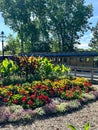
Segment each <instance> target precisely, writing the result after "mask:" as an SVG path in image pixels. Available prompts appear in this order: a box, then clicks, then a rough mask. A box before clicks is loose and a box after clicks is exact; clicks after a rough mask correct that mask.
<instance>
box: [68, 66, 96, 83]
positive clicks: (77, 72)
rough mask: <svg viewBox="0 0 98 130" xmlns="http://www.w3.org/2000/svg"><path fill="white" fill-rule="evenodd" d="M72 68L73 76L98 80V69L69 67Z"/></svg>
mask: <svg viewBox="0 0 98 130" xmlns="http://www.w3.org/2000/svg"><path fill="white" fill-rule="evenodd" d="M68 67H70V68H71V75H73V76H78V77H85V78H88V79H90V80H91V81H93V80H98V68H92V67H79V66H68Z"/></svg>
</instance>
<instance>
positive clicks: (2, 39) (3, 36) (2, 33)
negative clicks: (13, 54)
mask: <svg viewBox="0 0 98 130" xmlns="http://www.w3.org/2000/svg"><path fill="white" fill-rule="evenodd" d="M0 37H1V42H2V57H3V58H4V38H5V37H6V36H5V35H4V32H3V31H2V32H1V35H0Z"/></svg>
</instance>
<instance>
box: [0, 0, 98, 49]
mask: <svg viewBox="0 0 98 130" xmlns="http://www.w3.org/2000/svg"><path fill="white" fill-rule="evenodd" d="M89 3H92V5H93V17H91V18H90V20H89V21H90V22H92V26H95V25H96V23H97V21H98V0H86V4H89ZM2 30H3V31H4V32H5V35H6V36H8V35H9V34H13V35H14V34H15V33H14V32H13V31H12V30H11V29H10V28H9V27H8V26H6V25H5V24H4V19H3V18H2V16H1V14H0V33H1V31H2ZM91 38H92V33H91V32H90V31H88V32H86V33H85V34H84V36H83V37H82V38H81V45H78V47H79V48H83V49H87V48H88V43H89V41H90V39H91ZM5 44H6V43H5ZM0 50H1V42H0Z"/></svg>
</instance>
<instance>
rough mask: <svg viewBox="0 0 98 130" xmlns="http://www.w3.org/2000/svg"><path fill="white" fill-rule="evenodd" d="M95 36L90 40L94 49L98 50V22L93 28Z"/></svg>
mask: <svg viewBox="0 0 98 130" xmlns="http://www.w3.org/2000/svg"><path fill="white" fill-rule="evenodd" d="M92 34H93V37H92V39H91V40H90V44H89V46H90V47H91V49H92V50H94V51H98V22H97V24H96V26H95V27H93V28H92Z"/></svg>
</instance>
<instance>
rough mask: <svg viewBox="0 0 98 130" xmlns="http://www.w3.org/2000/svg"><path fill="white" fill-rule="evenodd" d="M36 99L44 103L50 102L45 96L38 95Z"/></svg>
mask: <svg viewBox="0 0 98 130" xmlns="http://www.w3.org/2000/svg"><path fill="white" fill-rule="evenodd" d="M38 99H39V100H41V101H44V102H45V103H49V102H50V99H49V97H48V96H45V95H43V94H41V95H39V96H38Z"/></svg>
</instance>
